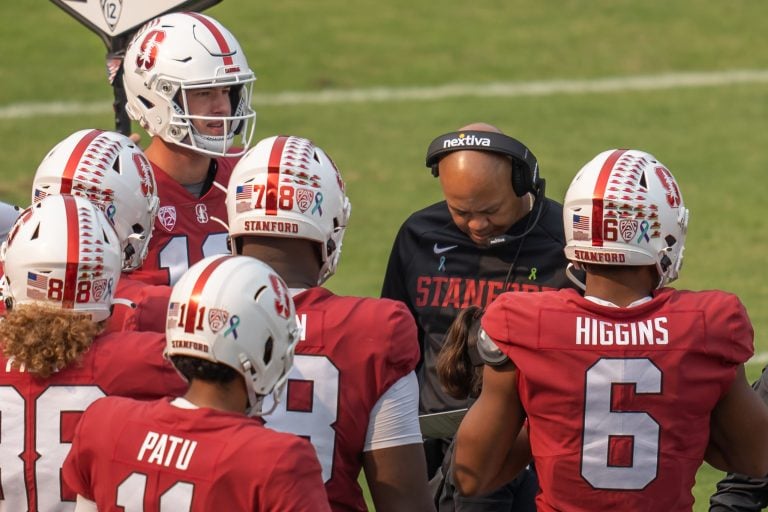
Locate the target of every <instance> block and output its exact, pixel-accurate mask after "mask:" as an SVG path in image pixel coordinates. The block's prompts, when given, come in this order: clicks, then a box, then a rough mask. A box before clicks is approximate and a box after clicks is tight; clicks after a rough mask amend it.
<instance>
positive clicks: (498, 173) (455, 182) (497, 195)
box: [440, 150, 528, 247]
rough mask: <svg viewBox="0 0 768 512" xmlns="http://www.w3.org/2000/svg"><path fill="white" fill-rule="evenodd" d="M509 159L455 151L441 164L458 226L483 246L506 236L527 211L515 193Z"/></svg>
mask: <svg viewBox="0 0 768 512" xmlns="http://www.w3.org/2000/svg"><path fill="white" fill-rule="evenodd" d="M511 172H512V167H511V164H510V162H509V160H508V159H507V158H506V157H503V156H501V155H497V154H495V153H488V152H483V151H472V150H467V151H456V152H453V153H450V154H448V155H447V156H445V157H444V158H443V159H441V160H440V185H441V186H442V187H443V195H444V196H445V201H446V202H447V203H448V211H449V212H450V213H451V218H452V219H453V222H454V223H455V224H456V226H457V227H458V228H459V229H460V230H461V231H463V232H464V233H466V234H467V236H469V238H471V239H472V241H473V242H474V243H475V244H477V245H479V246H481V247H487V246H488V245H489V240H490V239H491V238H493V237H495V236H498V235H501V234H504V233H505V232H506V231H507V230H508V229H509V228H511V227H512V225H513V224H514V223H515V222H517V220H518V219H520V218H521V217H523V216H524V215H525V214H526V213H528V210H525V209H524V207H525V206H527V205H528V202H527V198H525V199H526V201H523V200H521V198H520V197H518V196H517V195H515V191H514V190H513V189H512V178H511Z"/></svg>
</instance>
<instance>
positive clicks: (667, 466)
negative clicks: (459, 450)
mask: <svg viewBox="0 0 768 512" xmlns="http://www.w3.org/2000/svg"><path fill="white" fill-rule="evenodd" d="M482 325H483V328H484V329H485V331H486V332H487V333H488V335H489V336H490V337H491V338H492V339H493V340H495V341H496V343H497V344H498V346H499V348H500V349H501V350H502V351H503V352H505V353H506V354H507V355H508V356H509V357H510V358H511V359H512V361H514V363H515V365H517V367H518V369H519V373H518V383H519V392H520V399H521V401H522V404H523V406H524V408H525V410H526V412H527V414H528V422H529V433H530V439H531V448H532V451H533V456H534V460H535V462H536V471H537V473H538V476H539V484H540V486H541V490H542V492H541V493H540V494H539V496H538V497H537V506H538V510H541V511H554V510H572V511H578V510H584V511H587V510H588V511H592V510H622V511H635V510H637V511H639V510H664V511H678V510H679V511H682V510H686V511H690V510H691V507H692V505H693V495H692V494H691V488H692V487H693V485H694V484H695V476H696V471H697V469H698V468H699V466H700V465H701V463H702V461H703V458H704V451H705V449H706V447H707V444H708V442H709V418H710V413H711V412H712V409H713V408H714V406H715V404H716V403H717V401H718V400H719V399H720V397H722V396H723V394H724V393H726V392H727V391H728V389H729V388H730V386H731V384H732V382H733V379H734V376H735V374H736V370H737V367H738V365H739V364H741V363H744V362H745V361H746V360H747V359H749V357H751V355H752V353H753V344H752V337H753V331H752V326H751V324H750V321H749V318H748V317H747V313H746V311H745V309H744V307H743V306H742V304H741V302H739V299H738V298H737V297H736V296H734V295H731V294H728V293H725V292H719V291H707V292H688V291H677V290H673V289H671V288H666V289H663V290H661V291H658V292H656V293H654V297H653V300H651V301H649V302H647V303H644V304H642V305H639V306H636V307H632V308H612V307H607V306H601V305H598V304H595V303H593V302H590V301H589V300H587V299H584V298H583V297H581V296H580V295H579V294H578V293H576V292H575V291H573V290H562V291H559V292H544V293H540V294H533V293H531V294H518V293H512V294H504V295H501V296H500V297H499V298H498V299H497V300H496V301H495V302H494V303H493V304H491V305H490V306H489V307H488V311H487V313H486V314H485V316H484V317H483V320H482Z"/></svg>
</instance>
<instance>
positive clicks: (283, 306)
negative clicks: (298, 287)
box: [269, 274, 291, 318]
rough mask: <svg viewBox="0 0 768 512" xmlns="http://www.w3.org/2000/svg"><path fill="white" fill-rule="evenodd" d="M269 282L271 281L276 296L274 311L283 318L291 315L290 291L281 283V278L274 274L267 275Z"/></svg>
mask: <svg viewBox="0 0 768 512" xmlns="http://www.w3.org/2000/svg"><path fill="white" fill-rule="evenodd" d="M269 282H270V283H272V289H273V290H274V291H275V295H277V298H276V299H275V311H277V314H278V315H280V316H281V317H283V318H288V317H290V316H291V302H290V300H289V297H290V292H289V291H288V288H287V287H286V286H285V283H283V281H282V279H280V278H279V277H277V276H276V275H274V274H271V275H270V276H269Z"/></svg>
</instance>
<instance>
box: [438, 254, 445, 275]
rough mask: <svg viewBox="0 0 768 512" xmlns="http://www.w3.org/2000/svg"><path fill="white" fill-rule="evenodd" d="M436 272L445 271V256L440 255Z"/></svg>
mask: <svg viewBox="0 0 768 512" xmlns="http://www.w3.org/2000/svg"><path fill="white" fill-rule="evenodd" d="M437 270H438V272H445V256H440V264H439V265H438V266H437Z"/></svg>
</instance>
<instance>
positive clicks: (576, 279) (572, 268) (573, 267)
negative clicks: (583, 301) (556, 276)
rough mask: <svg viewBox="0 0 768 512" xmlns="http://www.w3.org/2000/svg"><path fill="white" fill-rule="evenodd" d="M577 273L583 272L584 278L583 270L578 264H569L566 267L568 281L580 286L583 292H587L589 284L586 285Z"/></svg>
mask: <svg viewBox="0 0 768 512" xmlns="http://www.w3.org/2000/svg"><path fill="white" fill-rule="evenodd" d="M576 271H579V272H582V276H583V269H582V268H581V266H580V265H579V264H578V263H573V262H571V263H568V266H567V267H565V275H566V276H567V277H568V279H570V280H571V282H572V283H573V284H575V285H576V286H578V287H579V288H580V289H581V291H586V290H587V283H585V282H584V281H583V280H582V278H581V277H580V276H578V275H576Z"/></svg>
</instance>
